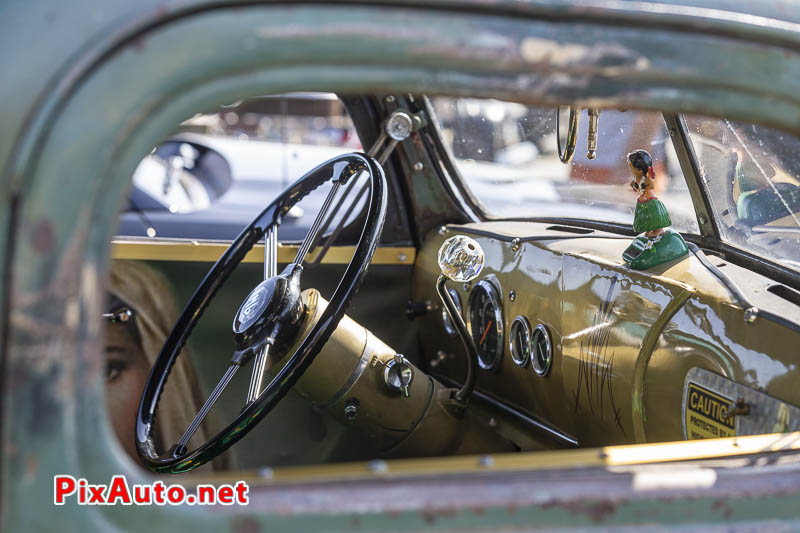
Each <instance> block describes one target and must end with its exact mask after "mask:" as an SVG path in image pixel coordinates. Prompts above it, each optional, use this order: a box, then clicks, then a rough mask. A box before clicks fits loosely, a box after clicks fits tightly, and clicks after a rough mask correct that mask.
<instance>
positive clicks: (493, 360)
mask: <svg viewBox="0 0 800 533" xmlns="http://www.w3.org/2000/svg"><path fill="white" fill-rule="evenodd" d="M468 307H469V323H468V326H469V333H470V335H472V338H473V339H474V340H475V345H476V346H477V348H478V365H480V367H481V368H483V369H484V370H495V369H497V366H498V364H499V363H500V357H501V356H502V354H503V312H502V310H501V309H500V298H499V296H498V294H497V289H495V288H494V286H493V285H492V284H491V283H489V282H488V281H479V282H478V283H477V284H476V285H475V288H474V289H472V293H470V295H469V303H468Z"/></svg>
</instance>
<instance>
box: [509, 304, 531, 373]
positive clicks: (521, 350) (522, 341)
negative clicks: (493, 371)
mask: <svg viewBox="0 0 800 533" xmlns="http://www.w3.org/2000/svg"><path fill="white" fill-rule="evenodd" d="M508 348H509V350H510V351H511V360H512V361H514V362H515V363H516V364H517V365H519V366H525V365H527V364H528V361H529V360H530V358H531V325H530V324H529V323H528V319H527V318H525V317H524V316H518V317H517V318H515V319H514V321H513V322H511V331H509V334H508Z"/></svg>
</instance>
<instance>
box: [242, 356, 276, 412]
mask: <svg viewBox="0 0 800 533" xmlns="http://www.w3.org/2000/svg"><path fill="white" fill-rule="evenodd" d="M270 347H271V345H270V344H265V345H264V347H263V348H261V349H260V350H259V351H258V353H257V354H256V358H255V360H254V361H253V373H252V374H250V387H249V388H248V389H247V404H248V405H249V404H251V403H253V402H254V401H255V399H256V398H258V395H259V394H261V389H262V388H263V382H264V372H266V370H267V361H268V360H269V349H270Z"/></svg>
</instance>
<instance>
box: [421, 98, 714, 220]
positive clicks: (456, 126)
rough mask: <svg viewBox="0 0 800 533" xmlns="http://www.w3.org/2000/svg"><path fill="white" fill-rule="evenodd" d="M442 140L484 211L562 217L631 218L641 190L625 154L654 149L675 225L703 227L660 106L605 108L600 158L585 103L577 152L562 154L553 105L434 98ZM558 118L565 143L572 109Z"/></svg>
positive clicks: (659, 190)
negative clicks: (592, 147) (592, 150)
mask: <svg viewBox="0 0 800 533" xmlns="http://www.w3.org/2000/svg"><path fill="white" fill-rule="evenodd" d="M431 103H432V106H433V110H434V113H435V114H436V117H437V120H438V122H439V126H440V128H441V131H442V137H443V142H444V144H445V146H446V147H447V148H448V149H449V150H450V153H451V156H452V159H453V161H454V164H455V166H456V168H457V169H458V171H459V174H460V175H461V178H462V179H463V181H464V183H465V184H466V186H467V187H468V188H469V189H470V191H471V192H472V194H473V196H474V197H475V198H476V200H477V201H478V202H479V203H480V204H481V206H482V208H483V209H484V211H485V212H486V213H487V214H488V215H490V216H496V217H504V218H511V217H515V218H516V217H521V218H539V217H560V218H562V217H563V218H576V219H590V220H597V221H607V222H616V223H622V224H631V223H632V222H633V217H634V209H635V206H636V198H637V193H636V192H635V191H634V190H633V189H632V187H631V179H632V176H631V171H630V169H629V168H628V164H627V160H626V155H627V154H628V153H629V152H631V151H633V150H635V149H645V150H647V151H648V152H650V154H651V155H652V158H653V170H654V171H655V175H656V180H655V192H656V194H657V195H658V198H659V199H661V201H662V202H663V203H664V205H665V206H666V207H667V209H668V210H669V214H670V216H671V219H672V227H673V228H675V229H676V230H678V231H683V232H690V233H697V232H698V226H697V221H696V218H695V212H694V207H693V205H692V201H691V197H690V195H689V191H688V189H687V188H686V181H685V179H684V177H683V174H682V172H681V169H680V166H679V163H678V159H677V157H676V155H675V151H674V149H673V148H672V142H671V139H670V136H669V133H668V131H667V128H666V125H665V123H664V119H663V117H662V116H661V115H660V114H659V113H647V112H640V111H626V112H622V111H601V113H600V117H599V129H598V134H597V152H596V157H595V158H594V159H589V158H588V157H587V135H588V130H589V120H588V117H587V111H586V110H583V111H582V112H581V116H580V122H579V127H578V134H577V142H576V149H575V154H574V157H573V158H572V160H571V161H570V162H569V163H568V164H564V163H562V162H561V161H560V160H559V155H558V148H557V142H556V140H557V138H558V137H559V135H558V134H557V131H556V130H557V128H556V122H557V120H556V116H557V113H558V110H557V109H555V108H543V107H531V106H526V105H522V104H517V103H511V102H502V101H499V100H489V99H475V98H451V97H435V98H432V99H431ZM565 110H567V108H563V109H562V113H561V115H562V119H561V124H560V130H561V135H560V136H561V137H562V138H561V139H560V142H561V144H562V146H563V145H564V144H565V139H564V137H566V132H567V127H568V116H567V114H566V113H564V112H563V111H565Z"/></svg>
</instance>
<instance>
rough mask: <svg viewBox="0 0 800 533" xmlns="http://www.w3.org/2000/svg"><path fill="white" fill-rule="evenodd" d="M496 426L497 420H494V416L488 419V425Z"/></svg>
mask: <svg viewBox="0 0 800 533" xmlns="http://www.w3.org/2000/svg"><path fill="white" fill-rule="evenodd" d="M496 426H497V420H495V419H494V417H492V418H490V419H489V427H490V428H493V427H496Z"/></svg>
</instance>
